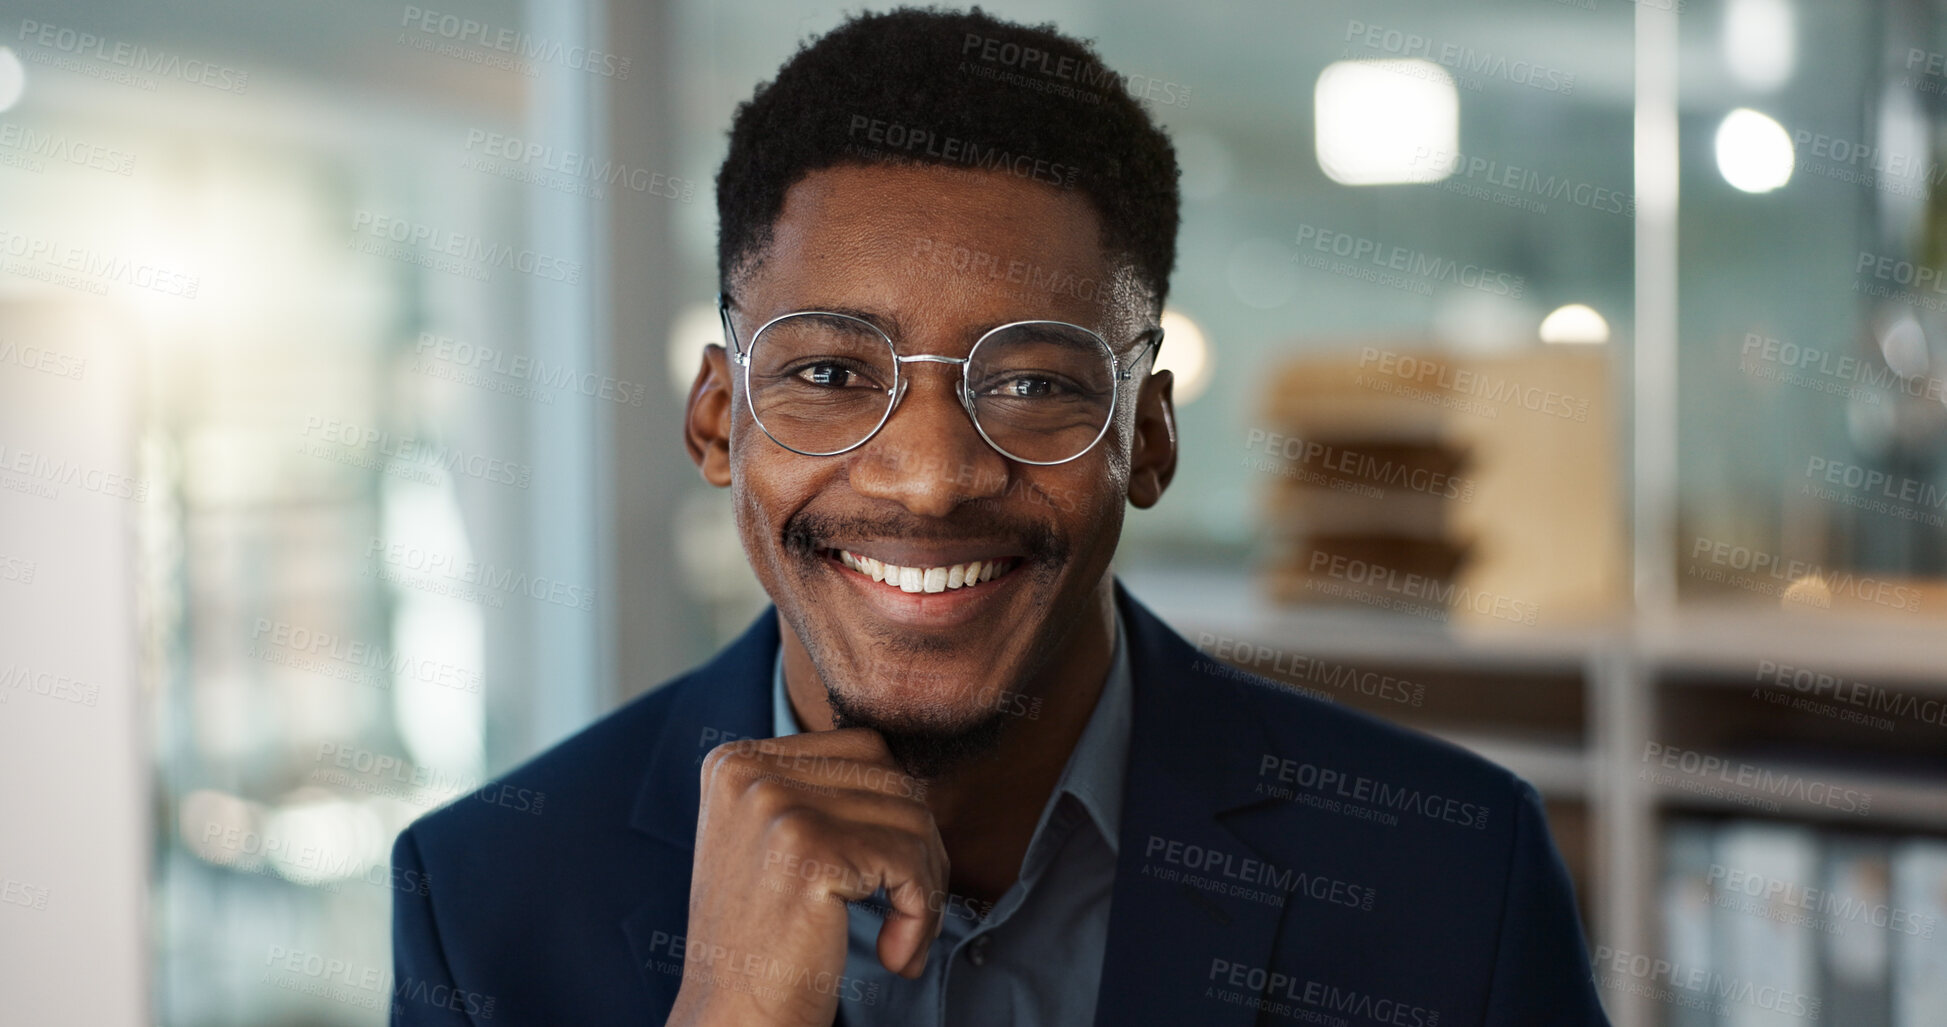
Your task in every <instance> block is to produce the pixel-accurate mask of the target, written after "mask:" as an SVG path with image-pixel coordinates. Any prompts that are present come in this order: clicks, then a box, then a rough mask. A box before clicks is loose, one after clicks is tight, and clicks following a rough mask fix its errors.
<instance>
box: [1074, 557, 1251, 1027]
mask: <svg viewBox="0 0 1947 1027" xmlns="http://www.w3.org/2000/svg"><path fill="white" fill-rule="evenodd" d="M1116 598H1117V601H1118V603H1119V604H1120V606H1121V609H1122V615H1123V624H1124V625H1126V626H1127V628H1128V631H1129V646H1130V649H1129V656H1130V664H1131V665H1130V671H1131V675H1132V679H1133V684H1134V693H1135V694H1134V718H1133V725H1132V727H1131V737H1130V744H1129V768H1128V773H1127V777H1126V781H1127V784H1126V787H1125V791H1124V798H1123V804H1122V827H1121V831H1120V845H1119V854H1118V857H1117V861H1116V862H1117V866H1116V883H1115V889H1114V891H1113V893H1112V894H1113V898H1112V899H1111V903H1110V909H1109V939H1108V946H1107V950H1106V952H1105V953H1104V957H1103V965H1102V983H1101V989H1100V991H1099V992H1098V993H1097V997H1096V1014H1095V1022H1096V1023H1097V1024H1102V1025H1109V1024H1125V1023H1197V1024H1213V1025H1218V1027H1231V1025H1242V1024H1252V1023H1255V1022H1257V1020H1258V1012H1257V1010H1255V1009H1253V1008H1252V1007H1251V1006H1250V1005H1248V1004H1240V1002H1239V1001H1238V999H1239V997H1248V998H1254V997H1255V995H1256V993H1255V992H1254V991H1252V990H1249V989H1243V988H1238V987H1235V986H1232V985H1230V984H1229V983H1228V977H1229V968H1230V967H1233V966H1242V967H1245V968H1247V969H1246V971H1245V973H1246V975H1247V976H1248V973H1249V968H1264V969H1265V970H1267V971H1268V970H1269V968H1270V965H1271V957H1272V956H1273V954H1274V953H1273V948H1274V946H1275V944H1276V939H1277V937H1278V932H1279V926H1280V924H1281V923H1282V921H1283V918H1284V912H1285V907H1286V906H1288V905H1289V900H1288V899H1286V901H1285V902H1283V903H1281V904H1278V905H1273V904H1271V903H1269V902H1266V901H1263V899H1262V897H1261V896H1260V897H1240V896H1234V895H1231V894H1229V893H1228V890H1227V889H1224V890H1210V889H1206V888H1199V887H1197V886H1195V885H1194V884H1192V883H1189V882H1187V881H1186V880H1185V878H1187V877H1192V876H1201V877H1205V878H1215V879H1219V880H1221V879H1222V875H1220V874H1217V873H1214V872H1213V873H1202V874H1199V871H1198V870H1196V869H1194V866H1195V865H1196V864H1198V863H1205V862H1206V861H1209V860H1217V859H1226V858H1227V859H1229V860H1231V861H1233V865H1234V864H1236V863H1241V862H1242V861H1243V860H1245V859H1262V858H1264V853H1263V852H1262V851H1261V850H1260V848H1259V847H1258V845H1257V844H1254V843H1253V841H1252V840H1251V839H1250V838H1248V837H1244V836H1241V835H1240V834H1238V833H1235V832H1234V831H1233V828H1232V826H1230V825H1229V824H1228V823H1227V821H1228V820H1229V817H1228V816H1227V814H1229V813H1231V812H1232V811H1238V810H1242V809H1246V808H1248V807H1251V806H1257V805H1261V804H1263V803H1264V802H1265V801H1266V800H1265V799H1264V797H1263V796H1260V795H1258V794H1256V793H1255V791H1254V787H1255V782H1256V780H1257V775H1256V768H1255V761H1256V760H1257V759H1259V758H1260V756H1261V754H1263V753H1265V752H1268V751H1272V750H1271V748H1270V745H1271V739H1270V737H1269V735H1268V733H1267V732H1266V731H1265V729H1264V728H1263V726H1262V723H1261V721H1259V720H1257V719H1256V718H1250V717H1240V716H1237V715H1236V714H1237V711H1238V707H1237V706H1236V705H1234V698H1235V697H1233V696H1230V695H1226V694H1223V693H1224V691H1225V689H1224V688H1223V685H1224V684H1225V683H1226V680H1225V679H1223V678H1218V677H1214V676H1205V675H1199V674H1196V673H1194V671H1193V665H1194V664H1195V662H1196V660H1197V658H1198V656H1197V653H1196V651H1195V650H1194V649H1191V648H1190V647H1189V645H1188V644H1186V643H1185V642H1184V641H1183V640H1182V639H1181V638H1179V637H1178V636H1177V635H1176V633H1175V632H1173V631H1171V630H1170V629H1169V628H1168V627H1166V626H1165V625H1163V624H1162V622H1160V621H1158V620H1157V619H1156V618H1155V617H1154V616H1152V615H1151V614H1150V613H1149V611H1148V610H1146V609H1144V608H1143V607H1142V606H1141V605H1140V604H1138V603H1136V602H1135V601H1134V600H1133V599H1131V598H1130V597H1129V595H1128V593H1127V592H1125V591H1124V590H1123V588H1122V585H1121V583H1120V582H1117V583H1116ZM1225 709H1228V712H1229V713H1230V715H1229V716H1223V717H1220V716H1218V715H1217V714H1218V711H1219V710H1225ZM1186 854H1195V855H1194V856H1193V857H1190V858H1186Z"/></svg>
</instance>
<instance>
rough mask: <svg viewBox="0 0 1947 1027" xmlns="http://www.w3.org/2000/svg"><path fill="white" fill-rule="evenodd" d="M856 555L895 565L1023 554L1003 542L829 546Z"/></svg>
mask: <svg viewBox="0 0 1947 1027" xmlns="http://www.w3.org/2000/svg"><path fill="white" fill-rule="evenodd" d="M829 548H831V549H833V550H838V549H843V550H845V551H846V552H849V553H851V554H852V555H854V556H869V557H871V558H872V559H874V560H877V561H879V562H880V563H886V564H891V565H893V566H894V567H952V566H954V565H956V564H963V563H972V562H973V561H975V560H979V561H981V562H983V563H984V562H986V561H988V560H1005V559H1009V558H1011V557H1017V556H1020V555H1021V548H1020V547H1019V546H1014V545H1009V544H1007V543H1002V542H958V543H951V544H945V545H920V544H918V543H913V542H900V541H896V540H895V541H886V542H846V543H843V544H839V545H834V546H831V547H829Z"/></svg>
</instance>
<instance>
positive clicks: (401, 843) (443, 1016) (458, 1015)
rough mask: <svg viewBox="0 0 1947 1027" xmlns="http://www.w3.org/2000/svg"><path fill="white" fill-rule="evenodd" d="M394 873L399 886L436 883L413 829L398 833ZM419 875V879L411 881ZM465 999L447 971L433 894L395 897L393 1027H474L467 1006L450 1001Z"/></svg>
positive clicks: (394, 847)
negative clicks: (405, 881) (428, 874)
mask: <svg viewBox="0 0 1947 1027" xmlns="http://www.w3.org/2000/svg"><path fill="white" fill-rule="evenodd" d="M392 871H393V876H394V879H395V880H396V879H397V878H398V877H399V876H400V875H407V879H408V880H420V881H426V882H427V883H428V885H429V888H428V891H429V892H430V885H432V884H435V883H437V882H435V881H433V880H432V879H430V878H428V877H426V876H425V874H426V868H425V866H424V861H423V860H422V859H421V857H420V855H419V843H418V842H417V841H416V840H414V838H413V837H412V829H411V828H407V829H406V830H404V831H401V832H399V838H398V840H397V841H395V842H393V843H392ZM413 874H417V875H418V876H417V877H413V876H410V875H413ZM461 994H464V993H462V992H460V991H459V989H457V988H456V987H454V985H453V974H452V971H451V970H449V969H448V968H447V966H446V950H445V949H444V947H442V946H441V944H440V940H439V924H438V922H437V921H436V920H435V919H434V918H433V897H432V895H431V894H426V895H415V894H407V893H402V892H399V891H396V890H395V891H394V892H393V894H392V1027H471V1024H470V1022H469V1021H468V1019H467V1017H466V1014H465V1012H463V1010H464V1009H465V1006H464V1004H463V1003H459V1002H454V1001H451V998H452V997H453V996H455V995H461Z"/></svg>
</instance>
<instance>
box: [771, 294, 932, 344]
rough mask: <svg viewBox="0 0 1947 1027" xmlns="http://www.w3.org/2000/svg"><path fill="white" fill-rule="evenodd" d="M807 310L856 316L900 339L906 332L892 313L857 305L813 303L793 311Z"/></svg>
mask: <svg viewBox="0 0 1947 1027" xmlns="http://www.w3.org/2000/svg"><path fill="white" fill-rule="evenodd" d="M805 311H817V312H820V313H825V314H844V315H845V316H846V317H855V318H858V319H859V320H861V321H864V322H865V323H867V324H870V325H873V326H875V327H877V328H878V329H879V330H880V331H882V332H884V333H886V334H887V335H890V336H892V337H893V338H894V339H900V338H903V337H904V336H905V332H904V330H903V329H902V328H901V326H900V324H899V318H897V317H895V316H894V315H892V314H883V313H878V312H876V311H871V310H860V309H859V308H857V307H848V306H845V305H843V304H838V303H825V304H811V305H808V306H803V307H798V308H797V310H796V311H793V312H805Z"/></svg>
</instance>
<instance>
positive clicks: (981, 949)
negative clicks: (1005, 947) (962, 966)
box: [967, 934, 993, 966]
mask: <svg viewBox="0 0 1947 1027" xmlns="http://www.w3.org/2000/svg"><path fill="white" fill-rule="evenodd" d="M992 943H993V939H992V938H990V937H989V936H987V935H985V934H983V935H981V936H980V937H978V938H975V939H974V940H973V941H971V942H968V943H967V962H969V963H972V964H973V965H975V966H986V965H987V946H988V945H990V944H992Z"/></svg>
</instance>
